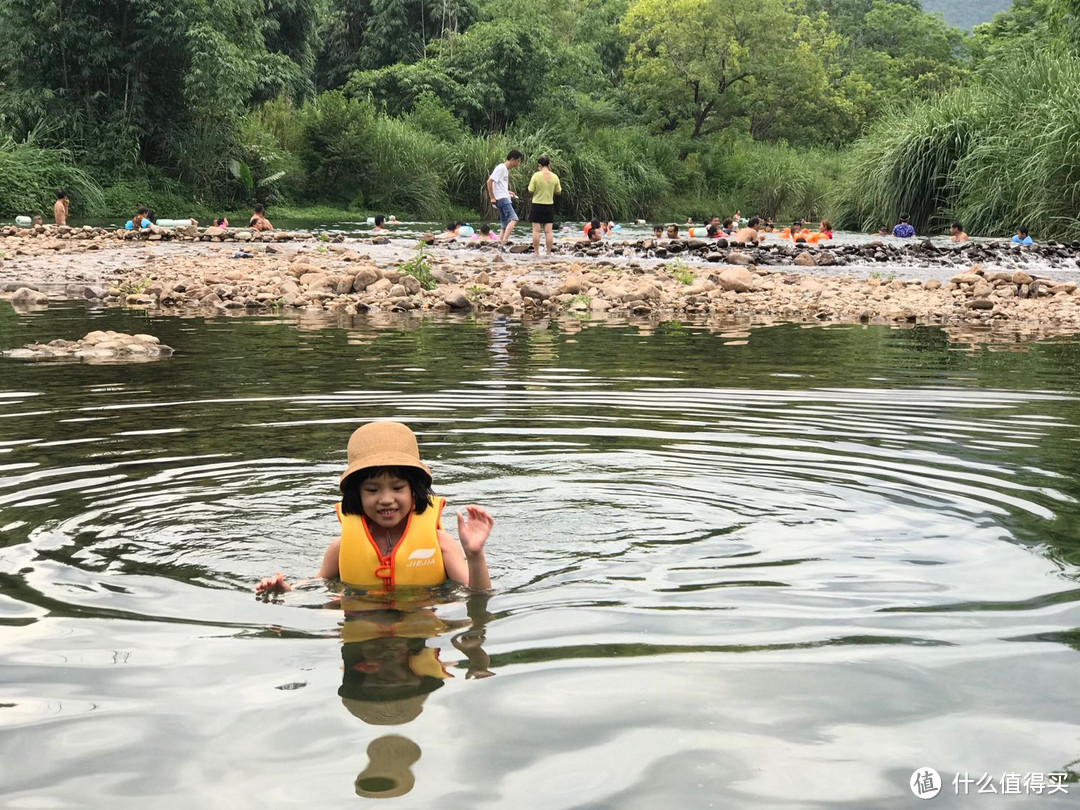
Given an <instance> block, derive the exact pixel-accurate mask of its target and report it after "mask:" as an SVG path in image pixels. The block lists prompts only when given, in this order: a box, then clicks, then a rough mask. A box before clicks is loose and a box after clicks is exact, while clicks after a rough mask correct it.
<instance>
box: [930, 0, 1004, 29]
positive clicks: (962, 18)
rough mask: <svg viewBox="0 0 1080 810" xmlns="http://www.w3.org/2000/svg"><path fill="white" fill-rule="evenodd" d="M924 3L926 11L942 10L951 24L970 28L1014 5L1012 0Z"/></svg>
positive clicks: (965, 0) (957, 0) (943, 0)
mask: <svg viewBox="0 0 1080 810" xmlns="http://www.w3.org/2000/svg"><path fill="white" fill-rule="evenodd" d="M922 4H923V9H925V10H926V11H940V12H941V13H942V14H944V15H945V22H947V23H949V24H950V25H955V26H956V27H957V28H967V29H970V28H972V27H974V26H976V25H978V24H979V23H983V22H989V20H990V18H991V17H993V16H994V15H995V14H997V13H998V12H999V11H1004V10H1005V9H1007V8H1009V7H1010V6H1012V0H922Z"/></svg>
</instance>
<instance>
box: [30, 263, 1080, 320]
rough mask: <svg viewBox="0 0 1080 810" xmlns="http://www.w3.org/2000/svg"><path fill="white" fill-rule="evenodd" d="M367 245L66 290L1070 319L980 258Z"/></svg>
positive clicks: (306, 301)
mask: <svg viewBox="0 0 1080 810" xmlns="http://www.w3.org/2000/svg"><path fill="white" fill-rule="evenodd" d="M364 249H365V248H364V246H362V245H356V244H329V245H323V244H319V245H317V246H314V249H308V248H304V247H302V246H301V247H297V246H292V247H291V248H289V249H282V250H281V251H275V252H265V253H258V252H256V253H254V254H253V255H249V254H247V253H242V254H238V253H237V252H234V251H233V249H232V248H229V247H224V246H222V247H219V248H218V249H217V251H216V252H211V253H191V252H189V251H180V252H174V253H171V254H169V255H163V256H157V257H151V258H148V259H147V260H146V261H144V262H143V263H142V264H141V265H139V266H137V267H130V266H129V267H125V268H123V269H121V270H119V271H118V272H117V274H116V275H115V276H114V277H112V278H111V279H109V280H108V282H107V283H102V284H99V285H94V284H87V285H82V286H81V287H78V286H76V289H75V290H72V289H71V287H70V286H69V287H68V288H67V289H66V290H65V291H64V293H63V294H64V295H66V296H69V297H70V296H72V295H81V296H82V297H86V298H92V299H100V300H101V301H103V302H104V303H106V304H109V305H117V306H128V307H139V308H147V309H155V310H164V311H170V312H190V313H215V312H230V313H235V314H241V313H252V314H256V313H265V312H268V311H282V310H316V311H327V312H342V313H347V314H352V313H359V312H368V311H382V312H392V313H399V312H437V311H470V310H478V311H495V312H500V313H506V314H518V315H529V314H536V315H543V316H547V315H551V314H556V313H578V314H580V315H582V316H585V317H587V316H589V315H590V313H593V314H599V313H628V314H632V315H638V316H641V315H656V316H660V317H680V316H684V315H685V316H706V315H708V316H719V317H724V318H733V319H739V320H743V321H750V322H754V321H776V320H788V321H804V322H816V323H822V322H863V323H898V322H906V323H927V324H949V323H976V324H989V323H995V322H1011V323H1027V324H1047V325H1054V326H1056V327H1063V328H1065V329H1067V330H1072V329H1075V330H1076V331H1080V294H1078V292H1077V285H1076V283H1075V282H1071V281H1060V280H1054V279H1052V278H1045V277H1040V276H1039V275H1037V274H1035V273H1034V272H1027V271H1024V270H1011V269H1002V268H1000V267H998V268H995V267H990V266H983V265H979V264H975V265H970V266H966V267H964V268H963V270H962V272H959V273H955V274H947V275H946V277H945V278H944V279H936V278H931V279H928V280H922V281H920V280H915V279H902V278H894V277H892V276H891V275H890V276H889V277H885V278H882V277H869V278H856V277H855V276H846V275H845V276H822V275H815V274H814V267H813V266H810V265H808V264H803V262H805V261H806V260H802V262H800V263H799V264H795V263H793V264H792V266H790V267H786V268H777V267H770V266H766V265H759V264H755V263H753V262H751V263H749V264H742V263H734V262H741V261H742V259H741V258H739V257H731V256H727V257H725V260H726V261H729V262H733V263H731V264H724V263H721V262H715V263H714V262H693V263H684V262H671V261H667V262H657V261H652V262H648V263H646V262H639V261H635V260H625V259H624V260H622V261H614V260H609V259H604V258H592V257H585V258H575V257H571V258H559V257H556V258H554V259H552V260H535V259H532V257H527V258H525V257H522V258H519V257H517V256H513V255H509V256H504V255H502V254H496V253H487V252H483V251H477V252H464V251H447V252H445V253H443V254H440V255H432V254H426V253H422V254H418V255H415V256H412V258H410V259H409V260H408V261H403V260H402V259H401V258H397V259H395V260H389V261H387V260H386V258H385V257H382V263H381V264H380V263H378V262H376V261H375V260H373V259H372V257H371V256H370V255H369V254H368V253H366V252H362V251H363V250H364ZM761 250H762V251H765V250H766V249H764V248H763V249H761ZM826 252H828V251H819V252H818V255H817V256H816V257H815V258H816V259H821V257H822V253H826ZM237 255H241V256H244V257H245V258H241V259H237V258H236V256H237ZM742 255H747V254H742ZM799 255H801V254H799ZM799 255H796V256H795V257H794V258H795V259H796V260H798V259H799ZM13 300H15V301H17V302H21V303H24V304H28V305H40V304H42V303H46V300H45V297H44V296H43V295H42V294H35V291H34V290H33V288H32V287H31V286H29V285H28V286H25V287H23V288H22V289H19V290H16V291H14V295H13Z"/></svg>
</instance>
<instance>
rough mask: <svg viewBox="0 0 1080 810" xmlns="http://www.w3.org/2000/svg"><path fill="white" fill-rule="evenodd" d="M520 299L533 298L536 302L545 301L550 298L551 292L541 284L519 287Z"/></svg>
mask: <svg viewBox="0 0 1080 810" xmlns="http://www.w3.org/2000/svg"><path fill="white" fill-rule="evenodd" d="M521 297H522V298H533V299H535V300H537V301H546V300H547V299H549V298H551V290H549V289H548V288H547V287H545V286H543V285H542V284H524V285H522V287H521Z"/></svg>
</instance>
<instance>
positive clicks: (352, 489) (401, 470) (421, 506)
mask: <svg viewBox="0 0 1080 810" xmlns="http://www.w3.org/2000/svg"><path fill="white" fill-rule="evenodd" d="M380 475H392V476H394V477H395V478H400V479H401V480H403V481H406V482H408V484H409V489H411V490H412V497H413V511H414V512H416V514H418V515H420V514H423V512H424V510H425V509H427V508H428V506H429V505H430V503H431V500H430V498H431V496H432V495H434V494H435V493H434V492H433V491H432V489H431V479H430V478H428V476H427V473H425V472H424V471H423V470H421V469H420V468H418V467H364V469H362V470H357V471H356V472H354V473H353V474H352V475H350V476H349V477H348V478H346V479H345V480H344V481H342V482H341V512H342V514H345V515H362V514H364V506H363V503H362V502H361V500H360V487H361V486H362V485H363V483H364V482H365V481H367V480H368V479H369V478H378V477H379V476H380Z"/></svg>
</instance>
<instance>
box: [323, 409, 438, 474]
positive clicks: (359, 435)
mask: <svg viewBox="0 0 1080 810" xmlns="http://www.w3.org/2000/svg"><path fill="white" fill-rule="evenodd" d="M365 467H415V468H416V469H418V470H423V471H424V473H425V474H426V475H427V477H428V484H430V483H431V470H429V469H428V468H427V465H426V464H424V462H422V461H421V460H420V447H419V445H417V443H416V435H415V434H414V433H413V432H412V431H411V430H409V428H407V427H406V426H405V425H403V424H401V423H400V422H369V423H368V424H366V425H363V426H362V427H358V428H357V429H356V430H354V431H353V434H352V436H350V437H349V450H348V466H347V467H346V468H345V472H343V473H342V474H341V479H340V481H339V482H338V483H339V484H343V483H345V479H346V478H348V477H349V476H350V475H352V474H353V473H354V472H356V471H357V470H362V469H364V468H365Z"/></svg>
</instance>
